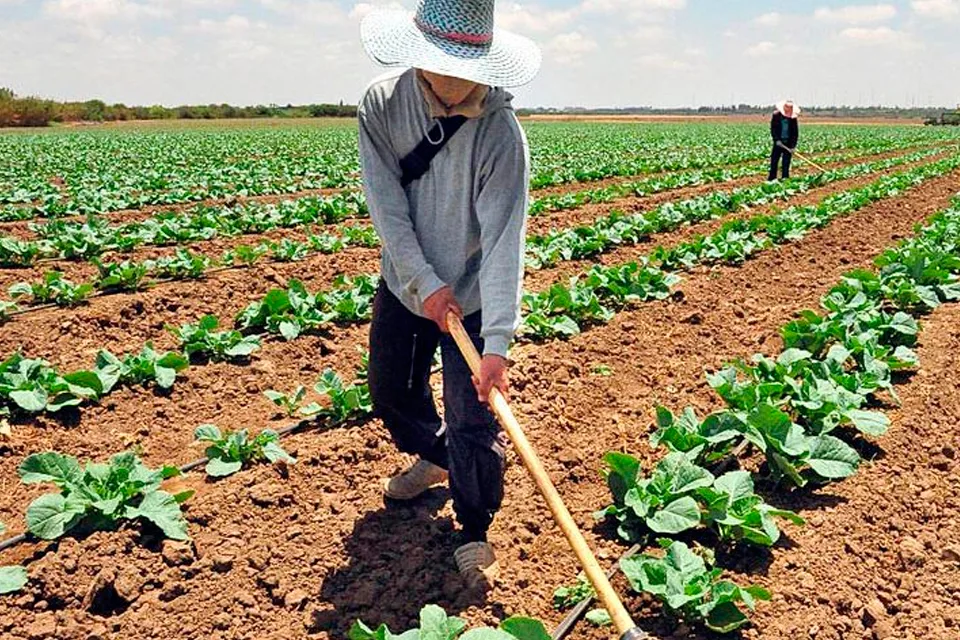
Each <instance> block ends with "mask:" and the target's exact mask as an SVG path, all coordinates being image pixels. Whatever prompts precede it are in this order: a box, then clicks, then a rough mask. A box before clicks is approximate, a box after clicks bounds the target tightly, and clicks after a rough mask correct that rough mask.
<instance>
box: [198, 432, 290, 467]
mask: <svg viewBox="0 0 960 640" xmlns="http://www.w3.org/2000/svg"><path fill="white" fill-rule="evenodd" d="M194 437H195V438H196V439H197V441H198V442H205V443H209V446H208V447H207V451H206V453H207V457H208V458H209V461H208V462H207V466H206V472H207V475H209V476H212V477H214V478H221V477H224V476H229V475H232V474H234V473H236V472H237V471H240V469H242V468H243V465H244V464H246V463H250V462H261V461H264V460H266V461H268V462H271V463H274V464H276V463H278V462H283V463H285V464H294V463H296V459H295V458H294V457H293V456H291V455H290V454H288V453H287V452H286V451H284V450H283V447H281V446H280V436H279V435H277V432H276V431H273V430H271V429H264V430H263V431H261V432H260V433H258V434H257V435H256V436H255V437H254V438H253V439H250V437H249V436H248V434H247V430H246V429H240V430H238V431H228V432H226V433H221V432H220V429H219V428H218V427H217V426H215V425H212V424H205V425H201V426H199V427H197V429H196V431H195V432H194Z"/></svg>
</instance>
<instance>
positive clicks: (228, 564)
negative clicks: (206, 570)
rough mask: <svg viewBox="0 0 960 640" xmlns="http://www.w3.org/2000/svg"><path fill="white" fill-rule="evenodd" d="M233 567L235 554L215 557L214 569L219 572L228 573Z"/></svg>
mask: <svg viewBox="0 0 960 640" xmlns="http://www.w3.org/2000/svg"><path fill="white" fill-rule="evenodd" d="M231 569H233V556H228V555H218V556H214V558H213V570H214V571H216V572H217V573H226V572H228V571H230V570H231Z"/></svg>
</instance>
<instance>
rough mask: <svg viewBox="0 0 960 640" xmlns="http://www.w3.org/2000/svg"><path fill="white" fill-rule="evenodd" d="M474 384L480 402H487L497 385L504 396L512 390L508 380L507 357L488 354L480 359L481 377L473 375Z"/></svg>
mask: <svg viewBox="0 0 960 640" xmlns="http://www.w3.org/2000/svg"><path fill="white" fill-rule="evenodd" d="M473 384H474V385H475V386H476V387H477V398H479V400H480V402H487V399H488V398H489V397H490V391H491V390H492V389H493V388H494V387H496V388H497V389H499V390H500V393H502V394H503V396H504V398H506V397H507V394H508V393H509V392H510V385H509V384H508V382H507V359H506V358H504V357H503V356H498V355H494V354H492V353H491V354H487V355H485V356H483V360H481V361H480V377H479V378H477V377H476V376H474V377H473Z"/></svg>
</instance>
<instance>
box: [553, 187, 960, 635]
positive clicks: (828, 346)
mask: <svg viewBox="0 0 960 640" xmlns="http://www.w3.org/2000/svg"><path fill="white" fill-rule="evenodd" d="M875 265H876V267H877V270H876V271H875V272H873V271H867V270H857V271H853V272H850V273H847V274H846V275H844V276H843V277H842V279H841V281H840V283H839V284H838V285H836V286H835V287H833V288H832V289H831V290H830V291H829V292H828V293H827V294H826V295H825V296H824V297H823V298H822V301H821V306H822V312H821V313H817V312H815V311H811V310H805V311H802V312H800V313H799V319H798V320H795V321H792V322H790V323H788V324H786V325H784V326H783V327H782V328H781V331H780V333H781V336H782V338H783V345H784V346H783V351H782V353H781V354H780V355H779V356H778V357H777V358H776V359H771V358H769V357H767V356H765V355H762V354H756V355H754V356H753V357H752V358H751V360H750V362H749V363H747V362H744V361H738V362H736V363H734V364H733V365H731V366H730V367H728V368H727V369H724V370H721V371H719V372H717V373H714V374H708V375H707V380H708V382H709V383H710V385H711V386H712V387H713V388H714V389H715V390H716V391H717V393H718V394H719V395H720V397H721V398H722V399H723V401H724V402H725V403H726V405H727V407H728V408H727V409H726V410H723V411H718V412H715V413H712V414H710V415H709V416H707V417H706V418H705V419H703V420H701V419H700V418H698V417H697V415H696V413H695V412H694V410H693V409H691V408H687V409H685V410H684V412H683V413H682V414H681V415H679V416H677V415H674V414H673V413H672V412H671V411H669V410H668V409H666V408H664V407H658V408H657V425H658V426H657V429H656V431H655V432H654V433H652V434H651V436H650V444H651V446H652V447H654V448H658V447H661V448H665V449H666V451H667V455H666V456H665V457H664V458H663V459H662V460H661V461H660V462H659V463H658V464H657V465H656V467H655V468H654V469H653V470H652V471H651V472H650V473H649V474H647V473H645V472H644V471H643V470H642V468H641V464H640V461H639V460H638V459H637V458H635V457H633V456H630V455H627V454H623V453H619V452H611V453H608V454H607V455H606V456H605V457H604V463H605V469H604V473H603V475H604V477H605V479H606V482H607V485H608V487H609V489H610V492H611V497H612V500H613V503H612V504H611V505H609V506H608V507H606V508H605V509H603V510H601V511H599V512H598V513H597V517H598V518H601V519H603V518H610V519H612V520H614V521H615V523H616V525H617V527H616V531H617V534H618V536H619V537H620V538H622V539H623V540H624V541H626V542H637V541H641V542H642V543H644V542H645V543H646V544H649V543H650V542H651V540H652V539H653V538H659V537H661V536H676V535H679V534H689V533H690V532H691V531H695V530H704V531H708V532H709V535H710V537H712V538H713V539H714V540H715V543H716V544H717V545H719V546H722V547H725V548H727V549H730V548H732V547H734V546H736V545H743V544H753V545H761V546H767V547H769V546H772V545H773V544H774V543H775V542H776V541H777V539H778V538H779V537H780V531H779V529H778V527H777V525H776V522H775V518H786V519H788V520H791V521H792V522H794V523H796V524H803V520H802V519H801V518H799V517H798V516H796V514H793V513H791V512H789V511H783V510H780V509H777V508H775V507H771V506H769V505H768V504H767V503H766V501H765V499H764V498H762V497H761V496H759V495H757V494H756V493H755V492H754V477H753V475H752V474H751V473H750V472H749V471H747V470H736V471H730V472H728V473H725V474H723V475H722V476H720V477H716V476H715V475H714V474H713V473H711V472H710V471H709V468H710V467H716V466H718V465H720V466H726V465H729V464H731V463H733V464H736V463H743V462H749V461H750V460H751V458H752V452H753V451H758V452H760V454H761V455H762V457H763V460H764V463H763V464H762V465H761V466H760V468H759V469H758V470H757V472H756V473H757V474H758V477H760V478H761V479H763V480H764V481H766V482H770V481H772V482H773V485H772V486H774V487H780V486H782V485H784V484H786V485H795V486H804V485H806V484H807V483H810V482H813V483H824V482H829V481H834V480H838V479H841V478H845V477H848V476H850V475H851V474H853V473H854V472H855V471H856V469H857V467H858V465H859V464H860V458H859V455H858V454H857V452H856V450H855V449H854V447H853V446H851V444H855V443H856V441H857V440H859V439H860V438H862V437H863V436H866V437H869V438H876V437H879V436H882V435H883V434H884V433H885V431H886V428H887V426H888V424H889V420H888V419H887V417H886V416H885V415H884V414H883V413H882V412H881V411H878V410H870V409H866V407H868V406H878V405H883V404H884V403H885V402H886V401H889V400H892V401H894V402H898V398H897V395H896V392H895V390H894V383H895V382H896V380H897V378H896V376H897V375H898V374H902V372H906V371H909V370H914V369H915V368H916V366H917V364H918V362H917V357H916V354H915V353H914V352H913V350H912V349H911V347H912V346H913V345H915V344H916V341H917V335H918V332H919V318H920V317H922V316H924V315H926V314H928V313H930V312H931V311H933V310H934V309H936V308H937V307H939V306H940V305H941V304H943V303H945V302H955V301H957V300H960V195H958V196H957V197H955V198H954V201H953V204H952V206H951V207H950V208H948V209H947V210H945V211H942V212H940V213H938V214H936V215H935V216H933V217H932V218H931V219H930V220H929V221H928V223H927V224H926V226H924V227H922V228H921V229H919V231H918V233H917V234H916V235H915V236H913V237H911V238H908V239H905V240H902V241H900V242H899V243H898V245H897V246H896V247H894V248H891V249H888V250H886V251H884V252H883V253H882V254H881V255H880V256H879V257H877V258H876V260H875ZM701 539H702V538H701ZM661 544H662V545H663V546H665V547H666V548H667V551H666V555H665V556H662V557H661V556H660V555H659V554H658V555H648V554H643V555H639V556H630V557H627V558H625V559H622V560H621V561H620V568H621V570H622V571H623V573H624V575H625V576H626V577H627V580H628V582H629V584H630V586H631V588H633V589H634V590H636V591H638V592H647V593H650V594H652V595H654V596H656V597H657V598H658V599H660V600H661V601H662V602H663V603H664V604H665V606H666V608H667V609H668V610H669V611H670V612H671V613H672V614H674V615H676V616H678V617H680V618H682V619H685V620H686V621H688V622H704V623H705V624H706V626H707V627H709V628H710V629H713V630H716V631H721V632H726V631H731V630H733V629H735V628H737V627H739V626H741V625H743V624H745V623H746V621H747V618H746V615H745V614H744V612H743V611H742V610H739V609H737V608H736V607H732V608H731V605H733V604H736V602H737V601H738V600H739V601H740V602H742V603H743V604H745V605H746V606H747V607H748V608H752V604H753V603H752V601H753V600H755V599H756V597H758V596H759V595H760V594H759V592H749V591H748V593H749V594H750V595H751V596H753V597H746V598H745V597H742V594H740V593H739V592H738V591H737V589H739V588H736V589H735V588H734V587H735V585H734V586H731V585H730V584H729V583H723V582H722V581H719V576H720V570H719V569H714V570H712V571H710V570H708V565H710V564H714V560H713V558H714V553H713V551H711V550H710V549H709V548H702V549H698V550H697V552H696V553H694V552H692V551H691V550H690V549H689V548H688V547H687V546H686V545H685V544H684V543H682V542H677V541H670V540H669V539H668V540H665V541H663V540H662V539H661ZM731 594H733V596H732V597H731ZM590 597H593V592H592V589H591V588H590V587H589V585H587V584H585V583H583V582H582V581H581V582H580V583H579V584H578V585H575V586H574V587H565V588H561V589H559V590H558V592H557V595H556V597H555V601H556V603H557V605H558V606H560V607H568V606H572V605H573V604H575V603H576V602H578V601H580V600H583V599H586V598H590ZM761 597H762V596H761Z"/></svg>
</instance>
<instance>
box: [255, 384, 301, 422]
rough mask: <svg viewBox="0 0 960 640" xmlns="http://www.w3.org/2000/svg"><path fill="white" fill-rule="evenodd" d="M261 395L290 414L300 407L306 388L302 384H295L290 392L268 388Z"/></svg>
mask: <svg viewBox="0 0 960 640" xmlns="http://www.w3.org/2000/svg"><path fill="white" fill-rule="evenodd" d="M263 395H265V396H266V397H267V398H268V399H269V400H270V401H271V402H272V403H273V404H275V405H277V406H278V407H280V408H281V409H283V410H284V411H285V412H286V414H287V415H288V416H292V415H293V414H295V413H296V412H297V410H298V409H299V408H300V403H301V402H303V399H304V397H305V396H306V395H307V389H306V387H304V386H303V385H297V388H296V389H294V390H293V391H292V392H290V393H283V392H282V391H275V390H273V389H268V390H266V391H264V392H263Z"/></svg>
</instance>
